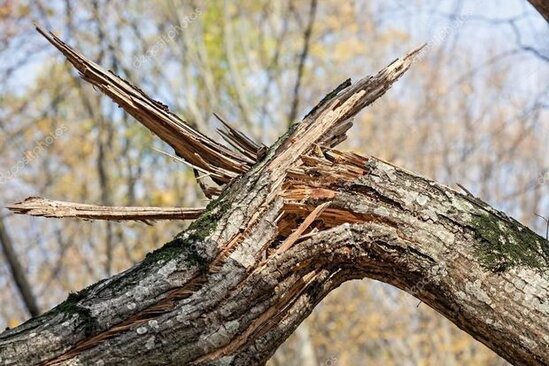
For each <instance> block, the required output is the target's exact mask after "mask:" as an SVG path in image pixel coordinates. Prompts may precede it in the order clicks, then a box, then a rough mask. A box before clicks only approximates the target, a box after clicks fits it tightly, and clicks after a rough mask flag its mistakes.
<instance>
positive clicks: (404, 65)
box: [268, 45, 425, 180]
mask: <svg viewBox="0 0 549 366" xmlns="http://www.w3.org/2000/svg"><path fill="white" fill-rule="evenodd" d="M424 46H425V45H423V46H421V47H419V48H417V49H415V50H413V51H412V52H410V53H408V54H407V55H406V56H404V57H402V58H398V59H396V60H395V61H393V62H392V63H391V64H389V65H388V66H387V67H385V68H384V69H382V70H381V71H379V72H378V73H377V74H376V75H374V76H367V77H365V78H363V79H361V80H359V81H357V82H356V83H355V84H350V81H349V82H344V83H343V84H341V85H340V86H339V87H337V88H336V89H335V90H334V91H333V92H332V93H330V94H328V95H327V96H326V97H325V98H324V99H323V100H322V101H321V102H320V103H319V104H318V105H317V106H316V107H315V108H314V109H313V111H311V112H310V113H309V114H308V115H307V116H306V117H305V119H304V120H303V121H302V122H301V123H299V125H298V126H297V128H296V129H295V131H294V133H293V134H292V135H291V136H290V137H289V138H288V139H287V140H286V141H285V142H284V143H283V144H282V145H281V146H280V147H279V148H278V150H277V154H276V156H275V158H274V159H273V160H271V161H270V163H269V165H268V169H269V170H270V171H272V172H276V171H278V172H286V171H287V170H288V168H290V167H291V166H292V165H293V164H294V162H296V161H297V160H298V159H300V157H301V156H303V155H304V154H306V153H307V152H308V151H310V150H311V149H312V148H313V146H315V144H321V143H322V142H326V141H329V143H330V144H331V143H333V141H334V140H333V139H335V140H338V139H341V138H342V137H341V133H342V132H343V131H346V130H347V129H348V128H349V127H350V126H348V123H349V121H350V120H351V118H353V117H354V116H355V115H356V114H357V113H358V112H360V111H361V110H362V109H363V108H365V107H366V106H368V105H370V104H371V103H373V102H374V101H376V100H377V99H378V98H380V97H381V96H382V95H383V94H385V92H386V91H387V90H389V88H390V87H391V86H392V85H393V84H394V83H395V82H396V81H397V80H398V79H399V78H400V77H401V76H402V75H403V74H404V73H405V72H406V71H407V70H408V69H409V68H410V66H411V65H412V62H413V60H414V58H415V56H416V55H417V54H418V53H419V52H420V51H421V49H422V48H423V47H424ZM334 131H335V135H334ZM343 133H344V132H343ZM276 176H277V178H276V179H278V180H280V179H283V175H280V174H277V175H276Z"/></svg>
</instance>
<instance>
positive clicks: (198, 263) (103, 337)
mask: <svg viewBox="0 0 549 366" xmlns="http://www.w3.org/2000/svg"><path fill="white" fill-rule="evenodd" d="M41 33H43V34H44V35H45V36H46V38H47V39H48V40H49V41H50V42H51V43H52V44H53V45H55V46H56V47H57V48H59V49H60V50H61V51H62V52H63V53H64V54H65V56H66V57H67V59H68V60H69V61H70V62H71V63H72V64H73V65H74V66H75V67H76V68H77V69H78V70H79V71H80V72H81V74H82V77H83V78H84V79H85V80H87V81H89V82H90V83H92V84H93V85H95V86H96V87H98V88H99V89H101V90H102V91H103V92H105V94H107V95H108V96H110V97H111V98H112V99H113V100H114V101H115V102H116V103H118V104H119V105H120V106H121V107H122V108H124V109H125V110H126V111H127V112H128V113H131V114H132V115H133V116H134V117H135V118H136V119H137V120H138V121H139V122H141V123H143V124H144V125H145V126H147V127H148V128H149V129H151V130H152V131H153V132H155V133H157V135H158V136H159V137H160V138H162V139H164V140H165V141H167V142H168V143H170V144H171V145H172V146H173V147H174V150H175V151H176V154H177V155H178V156H179V157H181V159H183V160H185V161H186V162H187V163H189V164H191V165H192V166H193V167H195V168H196V169H197V170H200V171H203V172H206V174H210V175H212V176H213V178H214V179H213V183H214V184H216V185H217V186H208V187H206V186H204V185H201V187H203V189H205V191H206V192H208V194H210V195H211V196H212V197H213V196H216V195H218V194H220V195H219V197H218V198H217V199H215V200H213V201H211V202H210V204H209V205H208V207H207V208H206V209H205V211H204V213H203V214H201V215H200V217H199V218H198V219H197V220H196V221H194V222H193V223H192V224H191V226H190V228H189V229H188V230H186V231H184V232H182V233H181V234H179V235H178V236H177V237H176V238H174V239H173V240H172V241H171V242H169V243H167V244H166V245H164V246H163V247H162V248H160V249H158V250H156V251H155V252H153V253H150V254H149V255H148V256H147V257H146V258H145V259H144V261H143V262H142V263H140V264H139V265H137V266H135V267H133V268H131V269H129V270H127V271H125V272H123V273H121V274H118V275H116V276H113V277H111V278H109V279H106V280H104V281H101V282H99V283H97V284H95V285H92V286H90V287H88V288H86V289H85V290H82V291H81V292H79V293H77V294H71V295H70V296H69V297H68V299H67V300H66V301H65V302H63V303H62V304H60V305H58V306H57V307H56V308H54V309H52V310H51V311H49V312H48V313H46V314H44V315H42V316H40V317H38V318H34V319H31V320H30V321H28V322H26V323H25V324H23V325H21V326H19V327H17V328H15V329H12V330H8V331H6V332H4V333H3V334H2V335H0V360H1V362H2V363H4V364H7V365H12V364H21V365H29V364H42V365H57V364H67V365H79V364H99V365H106V364H112V365H119V364H195V365H206V364H208V365H242V364H263V363H264V362H265V361H266V360H267V359H268V358H269V357H270V356H271V355H272V354H273V353H274V351H275V350H276V348H277V347H278V346H279V345H280V344H281V343H282V342H283V341H284V340H285V339H286V338H287V337H288V336H289V335H290V334H291V333H292V332H293V331H294V330H295V328H296V327H297V326H298V325H299V324H300V322H301V321H302V320H303V319H305V318H306V317H307V316H308V315H309V314H310V312H311V311H312V309H313V308H314V307H315V305H316V304H318V302H319V301H321V300H322V298H324V296H326V295H327V294H328V293H329V292H330V291H332V290H333V289H334V288H336V287H337V286H339V285H340V284H341V283H343V282H345V281H347V280H350V279H357V278H364V277H368V278H373V279H377V280H380V281H383V282H386V283H390V284H392V285H394V286H397V287H399V288H401V289H403V290H405V291H408V292H409V293H411V294H413V295H414V296H416V297H417V298H418V299H420V300H421V301H423V302H425V303H426V304H428V305H429V306H431V307H433V308H435V309H436V310H438V311H439V312H440V313H441V314H443V315H444V316H446V317H447V318H448V319H450V320H451V321H453V322H454V323H455V324H457V325H458V326H459V327H461V328H462V329H464V330H465V331H467V332H468V333H470V334H471V335H473V336H474V337H475V338H476V339H478V340H480V341H481V342H483V343H484V344H486V345H487V346H488V347H490V348H491V349H493V350H494V351H495V352H497V353H498V354H500V355H502V356H503V357H505V358H506V359H508V360H509V361H511V362H514V363H516V364H530V365H543V364H548V363H549V275H548V272H547V268H548V263H549V247H548V243H547V241H546V240H544V239H543V238H541V237H539V236H538V235H536V234H535V233H533V232H532V231H530V230H529V229H528V228H526V227H524V226H522V225H521V224H520V223H518V222H516V221H515V220H513V219H512V218H509V217H507V216H506V215H505V214H504V213H502V212H499V211H497V210H495V209H493V208H491V207H489V206H488V205H487V204H486V203H484V202H482V201H481V200H480V199H478V198H476V197H473V196H471V195H468V194H462V193H459V192H456V191H454V190H452V189H450V188H448V187H445V186H443V185H441V184H438V183H436V182H433V181H430V180H428V179H425V178H423V177H421V176H418V175H415V174H413V173H411V172H408V171H406V170H404V169H401V168H398V167H396V166H393V165H392V164H390V163H388V162H384V161H381V160H379V159H376V158H374V157H362V156H358V155H356V154H352V153H344V152H340V151H336V150H334V149H333V147H334V146H335V145H337V143H339V142H341V141H342V140H343V139H344V138H345V132H346V131H347V130H348V129H349V128H350V127H351V125H352V123H351V120H352V117H353V116H354V115H355V114H356V113H358V112H359V111H360V110H361V109H362V108H364V107H366V106H367V105H369V104H371V103H372V102H374V101H375V100H376V99H377V98H379V97H380V96H382V95H383V94H384V93H385V92H386V91H387V90H388V89H389V87H390V86H391V85H392V84H393V83H394V82H395V81H396V80H397V79H398V78H399V77H400V76H401V75H402V74H403V73H404V72H406V70H407V69H408V68H409V66H410V64H411V62H412V60H413V58H414V56H415V55H416V54H417V53H418V52H419V51H418V50H416V51H413V52H411V53H410V54H408V55H406V56H405V57H403V58H400V59H397V60H395V61H394V62H393V63H391V64H390V65H389V66H387V67H386V68H384V69H383V70H381V71H380V72H379V73H377V74H376V75H374V76H368V77H366V78H364V79H361V80H359V81H358V82H356V83H354V84H352V83H351V82H350V81H349V80H348V81H346V82H344V83H342V84H341V85H340V86H338V87H337V88H336V89H335V90H334V91H333V92H331V93H329V94H328V95H327V96H326V97H325V98H324V99H323V100H322V101H321V102H320V103H319V104H318V105H317V106H316V107H315V108H314V109H313V110H312V111H311V112H310V113H309V114H308V115H307V116H306V117H305V118H304V120H303V121H302V122H300V123H296V124H294V125H293V126H292V127H291V128H290V130H289V131H288V132H287V133H286V134H285V135H284V136H282V137H281V138H280V139H279V140H278V141H277V142H276V143H275V144H274V145H273V146H271V147H270V148H269V149H268V150H267V151H266V152H265V149H262V145H260V144H257V143H254V142H253V141H251V140H250V139H248V138H247V137H246V136H245V135H243V134H241V133H240V132H238V131H237V130H235V129H234V128H232V127H229V128H228V130H227V132H225V136H226V137H227V140H228V141H232V142H233V144H232V145H237V146H235V148H236V151H231V152H230V154H229V153H226V151H230V150H228V148H227V147H225V146H222V145H219V144H218V143H216V142H214V141H213V140H211V139H209V138H207V137H205V136H204V135H202V134H200V133H199V132H197V131H194V130H193V129H192V128H191V127H189V125H188V124H186V123H185V122H184V121H181V120H180V119H178V118H177V117H175V115H173V114H171V113H170V112H169V111H168V110H167V108H165V106H163V105H162V104H161V103H159V102H155V101H153V100H152V99H150V98H149V97H147V96H146V95H145V94H144V93H143V92H142V91H139V90H138V89H136V88H135V87H133V86H131V84H129V83H128V82H126V81H124V80H122V79H121V78H119V77H117V76H115V75H113V74H112V73H109V72H107V71H105V70H103V69H102V68H101V67H99V66H98V65H96V64H94V63H92V62H91V61H88V60H86V59H85V58H84V57H83V56H82V55H80V54H78V53H77V52H76V51H74V50H72V49H71V48H70V47H69V46H67V45H66V44H64V43H63V42H62V41H60V40H59V39H58V38H56V37H55V36H53V35H52V34H49V33H46V32H44V31H41ZM172 134H176V136H175V137H174V136H173V135H172ZM197 179H198V180H199V181H200V179H201V177H200V176H198V178H197ZM41 202H46V203H47V202H48V201H40V200H36V199H35V200H34V201H31V202H30V203H32V208H31V209H29V207H28V205H29V202H27V207H26V208H25V207H24V206H25V202H23V203H21V204H16V205H13V206H12V208H13V209H15V210H16V211H19V212H21V213H25V212H28V211H29V210H30V211H31V212H33V213H34V214H40V213H44V212H45V213H46V214H47V215H49V216H52V215H53V216H57V217H63V216H65V213H66V211H67V207H66V203H65V205H62V208H63V210H61V212H60V213H59V212H55V211H56V210H53V211H52V209H51V208H50V209H44V207H40V205H41ZM84 208H85V207H84ZM87 209H90V208H89V207H88V208H87ZM96 209H97V207H95V208H94V210H92V211H93V212H94V213H97V210H96ZM147 209H148V210H149V211H150V212H155V213H156V214H158V213H159V211H161V209H158V208H147ZM113 210H114V211H116V208H110V211H109V212H111V215H112V211H113ZM69 211H70V210H69ZM120 211H121V214H123V213H124V210H123V209H120ZM188 212H191V211H188ZM126 213H127V212H126ZM134 213H135V212H134ZM194 213H195V212H191V213H190V214H189V215H191V214H194ZM73 216H74V215H73ZM114 216H115V219H120V216H116V215H114ZM81 217H82V216H81ZM87 217H88V218H89V216H87ZM99 218H103V219H109V218H106V217H99ZM129 219H132V218H131V217H130V218H129ZM133 219H135V218H133Z"/></svg>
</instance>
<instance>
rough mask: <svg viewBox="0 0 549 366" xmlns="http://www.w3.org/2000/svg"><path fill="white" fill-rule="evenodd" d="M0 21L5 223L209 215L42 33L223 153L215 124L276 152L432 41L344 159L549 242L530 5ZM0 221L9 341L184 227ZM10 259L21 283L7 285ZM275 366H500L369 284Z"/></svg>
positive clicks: (122, 13) (9, 14)
mask: <svg viewBox="0 0 549 366" xmlns="http://www.w3.org/2000/svg"><path fill="white" fill-rule="evenodd" d="M0 20H1V21H0V44H1V50H2V51H0V77H1V80H2V83H1V84H0V131H1V133H0V152H1V155H0V205H1V206H2V207H3V206H5V205H6V204H8V203H11V202H15V201H19V200H21V199H23V198H25V197H27V196H29V195H40V196H45V197H49V198H52V199H61V200H68V201H76V202H87V203H97V204H107V205H155V206H188V207H191V206H196V207H197V206H202V205H203V203H204V202H203V198H204V197H203V196H202V193H200V192H199V191H198V189H197V187H196V185H195V184H194V178H193V173H192V171H191V170H189V169H187V168H186V167H184V166H182V165H181V164H179V163H177V162H175V161H171V160H170V158H169V157H166V156H164V155H162V154H160V153H158V152H157V151H156V150H163V151H169V150H170V149H169V147H168V146H167V145H165V144H164V143H162V142H161V141H159V140H158V139H155V138H153V136H152V135H151V134H150V133H149V132H148V131H147V130H146V129H144V128H143V127H142V126H140V125H139V124H137V123H134V121H133V120H132V118H131V117H128V116H127V115H126V114H124V113H122V111H121V110H120V109H118V108H117V107H116V106H115V105H113V104H112V103H111V102H110V101H108V100H107V99H106V98H105V97H103V96H101V95H100V94H99V93H98V92H96V91H95V90H94V89H93V88H91V87H90V86H88V85H84V82H82V81H81V80H79V79H78V78H76V77H74V75H73V74H74V71H72V70H71V69H70V68H69V67H68V66H67V64H66V63H65V62H64V60H63V58H62V57H61V56H59V55H58V54H57V53H56V51H55V50H53V48H52V47H50V46H49V45H48V44H47V43H46V42H45V41H44V39H43V38H41V37H39V36H38V35H37V34H36V33H35V31H34V28H33V25H32V23H33V21H35V22H38V23H40V24H43V25H45V26H46V27H47V28H49V29H51V30H53V31H55V32H57V33H59V34H60V35H62V38H63V39H67V40H68V41H69V43H71V44H72V45H73V46H75V47H76V48H77V49H80V50H83V51H84V52H85V54H86V56H88V57H89V58H91V59H93V60H95V61H96V62H98V63H99V64H101V65H103V66H105V67H107V68H109V69H111V70H113V71H114V72H115V73H117V74H120V75H121V76H123V77H125V78H126V79H128V80H131V81H132V82H134V83H135V84H138V85H142V86H143V87H144V89H146V92H147V93H148V94H150V95H153V96H155V97H156V98H157V99H159V100H161V101H163V102H164V103H166V104H168V105H169V107H170V109H172V110H174V111H176V113H178V114H179V115H181V116H182V117H183V118H184V119H185V120H187V121H189V122H190V123H192V124H193V125H194V126H196V127H198V128H199V129H200V130H201V131H203V132H207V133H209V134H212V135H213V133H214V131H215V129H216V128H217V127H219V124H218V122H217V121H216V120H215V119H214V118H213V117H212V113H213V112H217V113H219V114H221V115H222V116H224V117H225V118H226V119H227V120H228V121H230V122H231V123H233V124H235V125H237V126H239V128H241V129H243V130H245V131H247V132H248V133H249V134H250V135H251V136H253V137H254V138H255V139H257V140H258V141H259V140H261V141H263V142H264V143H266V144H270V143H272V142H273V140H274V139H275V138H276V137H277V136H279V135H280V134H281V133H282V132H283V131H285V130H286V128H287V125H288V124H289V123H291V122H292V121H294V120H296V119H300V118H301V117H302V116H303V115H304V114H305V113H306V112H307V111H308V108H310V107H311V106H312V104H313V103H314V102H315V101H316V100H318V98H319V97H320V96H322V95H324V94H325V93H326V92H327V91H329V89H331V88H332V87H333V86H334V85H337V84H338V83H339V82H341V81H342V80H343V79H345V78H346V77H349V76H351V77H355V78H356V77H359V76H360V75H363V74H364V73H365V72H368V71H371V72H373V71H375V70H377V69H378V68H380V67H382V66H384V65H385V64H386V63H387V61H388V60H391V59H393V58H395V57H396V56H398V55H400V54H402V53H403V52H405V51H406V50H408V49H410V48H412V47H414V46H417V45H418V44H420V43H422V42H429V45H428V47H427V52H425V53H424V54H423V56H422V59H421V61H420V62H418V63H417V64H416V66H415V67H414V71H413V72H411V73H410V74H409V75H408V76H407V77H406V78H405V79H404V80H403V81H402V82H400V83H399V84H398V85H397V87H396V88H395V89H393V90H392V91H391V92H390V93H389V94H388V95H387V96H386V97H384V99H383V100H382V101H380V102H379V103H377V104H376V105H374V106H373V107H372V108H369V109H367V110H366V111H365V112H363V113H361V114H360V115H359V116H358V117H357V120H356V121H355V127H354V130H353V131H354V133H353V134H352V135H351V138H350V139H349V140H348V141H347V142H346V143H345V144H346V146H345V147H344V148H347V149H349V150H353V151H357V152H360V153H364V154H371V155H375V156H378V157H380V158H383V159H386V160H390V161H391V162H394V163H395V164H397V165H400V166H403V167H406V168H408V169H410V170H413V171H417V172H420V173H422V174H424V175H426V176H428V177H430V178H433V179H436V180H438V181H441V182H444V183H446V184H448V185H454V186H455V185H456V183H460V184H461V185H463V186H465V187H467V189H468V190H470V191H471V192H472V193H473V194H475V195H478V196H480V197H481V198H482V199H484V200H486V201H487V202H489V203H490V204H492V205H494V206H495V207H498V208H500V209H502V210H504V211H506V212H508V213H510V214H512V215H513V216H515V217H516V218H517V219H519V220H520V221H522V222H523V223H525V224H527V225H529V226H530V227H532V228H534V229H536V230H537V231H538V232H539V233H541V234H542V235H544V233H545V223H544V222H543V220H540V219H539V218H537V217H536V216H535V215H536V214H540V215H545V216H547V214H549V212H548V211H549V210H548V209H549V200H548V198H547V197H548V195H547V193H548V190H549V160H548V158H547V156H549V151H548V150H549V148H548V145H549V144H547V141H548V137H549V136H548V135H549V124H548V119H547V116H548V114H547V110H548V94H549V68H548V67H547V66H548V60H549V41H548V40H549V37H548V36H549V32H548V26H547V23H546V22H545V20H544V19H543V18H542V17H541V16H540V15H539V14H538V13H536V12H535V10H534V9H533V8H532V7H531V6H530V5H529V4H528V3H527V2H526V1H523V0H509V1H501V0H500V1H498V0H487V1H483V2H477V1H472V0H445V1H434V0H415V1H399V0H389V1H367V0H355V1H348V2H341V1H332V0H326V1H321V2H317V1H316V0H303V1H297V0H283V1H265V0H250V1H238V2H236V1H209V2H207V3H204V2H200V1H183V2H176V1H173V0H157V1H151V2H142V1H136V0H129V1H118V0H116V1H106V0H94V1H86V2H84V1H81V2H76V1H69V0H53V1H42V0H37V1H10V0H5V1H0ZM55 131H61V133H60V134H59V135H56V134H55ZM52 136H54V137H55V138H52ZM52 140H53V141H52ZM0 219H1V221H2V222H3V225H0V229H1V231H2V234H3V235H2V236H1V237H2V238H3V239H2V244H3V249H4V250H3V251H2V255H3V257H0V326H4V327H5V326H10V327H13V326H15V325H17V324H19V323H21V322H22V321H24V320H25V319H27V318H28V317H29V310H31V311H32V304H29V301H30V302H32V301H34V303H35V304H36V305H35V308H37V309H35V312H36V311H44V310H47V309H49V308H50V307H52V306H53V305H55V304H57V303H58V302H60V301H61V300H62V299H63V298H65V297H66V296H67V293H68V292H70V291H76V290H78V289H81V288H83V287H85V286H86V285H88V284H91V283H93V282H96V281H97V280H99V279H101V278H104V277H107V276H109V275H111V274H113V273H117V272H120V271H122V270H124V269H126V268H128V267H129V266H130V265H131V264H132V263H135V262H137V261H139V260H141V259H142V258H143V257H144V255H145V254H146V253H147V252H149V251H151V250H152V249H154V248H155V247H157V246H159V245H160V244H161V243H163V242H166V241H168V240H169V239H170V238H171V237H172V236H173V235H175V234H176V233H177V232H178V231H180V230H181V229H182V226H184V225H185V224H184V223H181V224H176V223H162V222H158V223H155V225H154V226H152V227H151V226H146V225H144V224H140V223H134V224H127V223H124V224H117V223H112V222H107V223H104V222H82V221H77V220H64V221H53V220H46V219H40V218H30V217H26V216H25V217H15V216H12V215H10V214H9V213H8V211H7V210H5V209H2V211H1V218H0ZM77 238H78V239H77ZM8 241H9V243H8ZM9 244H11V249H13V250H12V251H11V254H10V253H9V252H10V251H9V250H7V249H6V248H7V246H6V245H9ZM8 249H9V248H8ZM14 260H15V261H16V262H17V263H19V264H20V267H21V274H22V275H23V276H24V278H25V279H26V281H24V282H26V284H25V283H19V282H16V281H15V280H14V276H13V274H14V269H13V261H14ZM10 264H11V266H10ZM22 287H23V288H24V287H27V288H26V289H24V290H26V291H27V293H28V294H27V296H26V297H22V296H21V293H22V291H21V288H22ZM29 299H30V300H29ZM270 363H271V364H272V365H317V364H321V365H337V364H339V365H348V364H387V365H454V364H456V365H462V364H471V365H475V364H478V365H502V364H505V362H504V361H503V360H501V359H500V358H499V357H498V356H496V355H494V354H493V353H492V352H491V351H489V350H487V349H486V348H485V347H484V346H482V345H481V344H480V343H478V342H476V341H475V340H473V339H472V338H471V337H470V336H468V335H467V334H465V333H463V332H461V331H460V330H459V329H457V328H456V327H455V326H454V325H453V324H451V323H450V322H448V321H447V320H446V319H444V318H442V317H441V316H440V315H438V314H436V313H435V312H434V311H433V310H431V309H430V308H428V307H427V306H425V305H419V306H418V301H417V300H415V299H414V298H413V297H411V296H410V295H407V294H405V293H404V292H401V291H399V290H397V289H394V288H391V287H388V286H386V285H382V284H379V283H377V282H374V281H360V282H352V283H347V284H345V285H344V286H342V288H341V289H339V290H337V291H335V292H333V293H332V294H330V296H329V297H328V298H327V299H326V300H325V301H324V302H323V303H322V304H321V305H320V306H319V307H318V308H317V309H315V311H314V313H313V315H312V316H311V317H310V318H309V319H307V321H306V322H305V323H304V324H302V326H300V328H299V329H298V331H297V332H296V333H295V334H294V335H293V336H292V337H291V338H290V339H289V340H288V341H287V342H286V344H285V345H284V346H283V347H282V348H281V349H280V350H279V351H278V352H277V353H276V354H275V356H274V357H273V359H272V360H271V361H270Z"/></svg>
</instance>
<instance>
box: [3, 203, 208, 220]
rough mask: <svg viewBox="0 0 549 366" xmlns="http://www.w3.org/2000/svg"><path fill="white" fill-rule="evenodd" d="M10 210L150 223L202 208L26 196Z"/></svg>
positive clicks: (186, 217)
mask: <svg viewBox="0 0 549 366" xmlns="http://www.w3.org/2000/svg"><path fill="white" fill-rule="evenodd" d="M7 208H9V209H10V210H11V211H12V212H14V213H17V214H26V215H31V216H43V217H57V218H61V217H68V218H81V219H93V220H111V221H118V220H136V221H143V222H145V223H149V221H154V220H190V219H196V218H198V217H199V216H200V215H201V214H202V213H203V212H204V210H205V209H204V208H178V207H115V206H98V205H88V204H83V203H73V202H65V201H53V200H49V199H45V198H40V197H29V198H27V199H25V200H24V201H22V202H18V203H14V204H11V205H9V206H7Z"/></svg>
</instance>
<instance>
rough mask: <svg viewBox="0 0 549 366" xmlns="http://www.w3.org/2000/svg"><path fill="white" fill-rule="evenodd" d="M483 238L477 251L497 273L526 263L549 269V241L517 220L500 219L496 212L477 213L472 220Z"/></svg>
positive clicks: (475, 228)
mask: <svg viewBox="0 0 549 366" xmlns="http://www.w3.org/2000/svg"><path fill="white" fill-rule="evenodd" d="M471 224H472V227H473V230H474V232H475V236H476V238H477V239H479V242H478V244H477V246H476V253H477V255H478V257H479V260H480V262H481V263H482V264H483V265H484V266H485V268H487V269H490V270H492V271H494V272H500V271H504V270H507V269H509V268H511V267H515V266H522V267H527V268H532V269H536V270H539V271H542V272H543V271H546V270H547V269H548V268H549V243H548V242H547V240H546V239H544V238H542V237H541V236H539V235H537V234H536V233H534V232H533V231H531V230H530V229H528V228H526V227H524V226H522V225H519V224H518V223H516V222H515V221H514V220H513V219H511V220H505V221H503V220H498V217H497V216H495V215H489V214H488V213H483V212H481V213H477V214H474V215H473V216H472V221H471Z"/></svg>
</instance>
